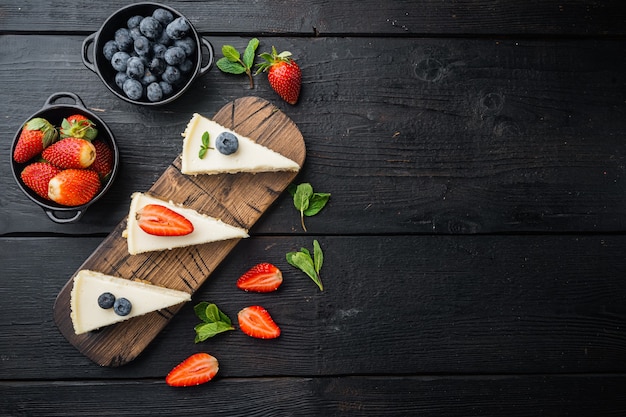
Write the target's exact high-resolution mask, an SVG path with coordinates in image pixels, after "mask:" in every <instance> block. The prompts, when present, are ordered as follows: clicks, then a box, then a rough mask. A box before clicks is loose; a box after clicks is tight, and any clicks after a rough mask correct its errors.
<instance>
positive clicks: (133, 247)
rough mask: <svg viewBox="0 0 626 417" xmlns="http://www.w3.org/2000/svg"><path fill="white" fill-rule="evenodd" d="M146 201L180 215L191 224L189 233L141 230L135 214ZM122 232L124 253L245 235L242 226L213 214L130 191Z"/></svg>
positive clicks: (165, 248) (196, 243)
mask: <svg viewBox="0 0 626 417" xmlns="http://www.w3.org/2000/svg"><path fill="white" fill-rule="evenodd" d="M148 204H156V205H161V206H165V207H167V208H168V209H170V210H172V211H175V212H176V213H178V214H180V215H182V216H183V217H185V218H186V219H187V220H189V221H190V222H191V223H192V224H193V232H191V233H189V234H187V235H183V236H156V235H153V234H149V233H146V232H144V231H143V230H142V229H141V227H140V226H139V224H138V222H137V218H136V215H137V212H138V211H139V210H140V209H141V208H143V207H145V206H146V205H148ZM123 235H124V237H126V240H127V243H128V253H130V254H131V255H136V254H138V253H144V252H152V251H162V250H167V249H173V248H182V247H186V246H192V245H199V244H202V243H209V242H217V241H220V240H229V239H241V238H246V237H248V232H247V230H245V229H242V228H240V227H235V226H231V225H229V224H226V223H224V222H223V221H221V220H219V219H216V218H215V217H210V216H207V215H204V214H200V213H198V212H197V211H195V210H193V209H190V208H186V207H183V206H181V205H179V204H174V203H172V202H167V201H164V200H161V199H158V198H155V197H152V196H149V195H147V194H143V193H134V194H133V195H132V201H131V203H130V211H129V214H128V221H127V225H126V230H125V231H124V234H123Z"/></svg>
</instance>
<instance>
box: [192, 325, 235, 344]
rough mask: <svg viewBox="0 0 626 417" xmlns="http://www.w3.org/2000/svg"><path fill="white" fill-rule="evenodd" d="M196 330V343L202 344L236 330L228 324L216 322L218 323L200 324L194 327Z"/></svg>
mask: <svg viewBox="0 0 626 417" xmlns="http://www.w3.org/2000/svg"><path fill="white" fill-rule="evenodd" d="M194 330H195V331H196V337H195V340H194V341H195V342H196V343H200V342H204V341H205V340H207V339H208V338H211V337H213V336H216V335H218V334H220V333H224V332H227V331H229V330H234V328H233V327H232V326H231V325H229V324H226V323H223V322H216V323H200V324H198V325H196V326H195V327H194Z"/></svg>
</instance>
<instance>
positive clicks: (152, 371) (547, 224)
mask: <svg viewBox="0 0 626 417" xmlns="http://www.w3.org/2000/svg"><path fill="white" fill-rule="evenodd" d="M127 3H128V2H127V1H124V0H112V1H110V2H100V3H93V2H87V1H85V0H72V1H59V0H51V1H49V2H45V4H44V3H42V2H40V1H36V0H24V1H17V0H7V1H4V2H2V4H1V5H0V85H1V86H2V88H0V114H1V115H2V121H3V122H2V123H0V137H1V138H3V139H2V140H0V155H8V150H9V149H10V140H11V138H12V137H13V135H14V134H15V131H16V130H17V129H18V128H19V124H20V123H21V122H22V121H23V120H24V117H25V116H27V115H29V114H32V113H33V112H34V111H36V110H38V109H39V108H40V107H41V105H42V104H43V101H44V100H45V99H46V98H47V97H48V96H49V95H50V94H52V93H55V92H58V91H67V90H69V91H73V92H76V93H77V94H79V96H81V98H82V99H83V101H84V102H85V104H86V105H87V106H88V107H89V108H90V109H91V110H92V111H94V112H96V114H98V115H101V117H102V118H103V119H104V120H105V121H106V122H107V123H108V124H109V127H110V128H111V129H112V131H113V132H114V133H115V135H116V138H117V140H118V144H119V145H120V153H121V160H122V166H121V170H120V173H119V175H118V178H117V181H116V184H114V187H113V188H112V189H111V190H110V192H109V194H107V196H106V197H105V198H104V199H103V200H101V201H99V202H98V204H96V205H94V206H92V207H90V209H89V210H88V211H87V213H86V214H85V217H84V218H83V219H82V220H81V222H80V223H79V224H75V225H56V224H54V223H52V222H51V221H49V220H48V219H47V218H46V216H45V215H44V213H43V212H42V211H41V210H40V209H39V208H38V207H36V206H34V205H33V204H31V203H30V201H29V200H28V199H26V198H25V197H24V196H23V195H21V192H20V191H19V189H17V187H15V184H14V183H13V179H12V178H11V173H10V170H9V165H8V164H7V163H1V164H0V191H2V193H0V266H1V268H0V269H1V271H2V273H1V274H0V309H1V310H2V311H3V317H4V319H3V320H0V415H3V416H4V415H7V416H11V417H13V416H40V415H41V416H44V415H45V416H55V415H63V416H64V415H67V414H68V410H72V412H73V413H74V414H76V415H110V414H115V415H128V416H138V415H150V416H155V415H164V416H165V415H167V416H172V415H185V416H188V415H206V414H212V415H213V414H215V415H227V416H229V417H237V416H251V415H285V416H287V415H305V416H319V415H324V416H327V415H328V416H334V415H355V416H356V415H358V416H396V415H397V416H406V415H420V416H459V417H460V416H463V417H466V416H498V417H501V416H505V415H510V416H581V417H587V416H623V415H625V414H626V412H625V408H626V407H625V406H624V404H625V400H626V395H625V394H624V392H626V379H625V375H626V368H625V366H624V364H625V363H626V360H625V355H624V352H626V337H624V328H625V327H626V323H625V321H626V310H625V309H624V306H626V290H625V288H626V286H625V285H624V272H625V270H626V263H625V259H626V258H625V257H624V253H625V252H626V240H625V235H624V225H626V212H625V210H624V208H625V207H626V200H625V198H626V197H625V196H626V185H625V184H626V183H625V182H624V175H625V174H626V173H625V172H624V171H625V170H626V168H625V167H626V160H625V158H626V156H625V155H626V149H625V148H624V147H625V146H626V145H625V144H626V102H625V101H624V97H626V80H625V78H624V77H625V74H626V54H624V50H625V39H626V38H625V36H624V35H626V7H625V6H624V2H623V1H621V0H598V1H593V2H589V1H585V0H571V1H566V2H564V1H556V0H545V1H542V0H530V1H526V2H519V1H513V0H504V1H499V0H462V1H459V0H418V1H412V0H385V1H382V2H381V1H373V0H364V1H362V2H357V3H355V2H352V1H346V0H338V1H334V2H328V1H323V0H310V1H301V0H295V1H291V2H275V1H271V0H259V1H255V2H249V1H245V0H235V1H223V0H217V1H212V2H205V1H200V0H190V1H181V0H173V1H171V2H168V5H170V6H172V7H174V8H176V9H178V10H179V11H181V12H183V13H185V14H186V15H187V16H188V17H189V18H190V20H191V21H192V23H193V24H194V26H195V27H196V28H197V29H198V30H199V32H200V34H201V35H202V36H203V37H204V38H205V39H207V40H209V41H210V42H211V43H212V44H213V46H214V48H215V50H216V53H217V54H216V55H217V57H218V58H219V57H220V48H221V46H222V45H225V44H230V45H233V46H235V47H236V48H237V49H238V50H240V51H243V48H244V47H245V45H246V44H247V42H248V40H249V39H250V38H251V37H253V36H254V37H258V38H259V40H260V42H261V44H260V47H259V52H261V51H267V50H268V49H270V48H271V46H272V45H275V46H276V47H277V48H278V49H279V50H289V51H291V52H292V53H293V54H294V56H295V57H296V58H297V59H298V62H299V64H300V66H301V67H302V70H303V88H302V93H301V96H300V101H299V103H298V104H297V105H296V106H290V105H288V104H286V103H283V102H281V101H280V99H278V98H277V96H276V94H275V93H274V92H273V91H272V90H271V88H270V87H269V85H268V83H267V79H266V76H257V77H256V78H255V87H254V88H253V89H250V88H249V87H248V83H247V80H246V78H245V77H244V76H234V75H227V74H224V73H222V72H220V71H218V70H217V69H215V68H214V69H213V70H211V71H210V72H209V73H207V74H205V75H204V76H203V77H201V78H200V79H198V80H197V81H196V82H195V83H194V85H193V87H192V88H191V89H190V91H188V92H187V93H186V94H185V96H184V97H183V98H182V99H181V100H179V101H177V102H176V103H174V104H172V105H168V106H164V107H160V108H155V109H145V108H139V107H136V106H133V105H130V104H127V103H124V102H121V101H120V100H118V99H116V98H114V97H113V96H112V95H111V94H110V93H109V92H108V90H107V89H106V88H105V87H104V86H103V85H102V83H101V82H100V81H99V79H98V77H97V76H96V75H95V74H93V73H92V72H90V71H89V70H87V69H86V68H85V67H84V65H83V63H82V62H81V56H80V50H81V43H82V41H83V40H84V39H85V37H86V36H88V35H89V34H91V33H93V32H94V31H95V30H97V29H98V27H99V26H100V24H101V23H102V22H103V21H104V20H105V19H106V17H107V16H108V15H109V14H110V13H111V12H112V11H113V10H115V9H117V8H119V7H122V6H125V5H126V4H127ZM257 62H258V61H257ZM248 96H257V97H260V98H262V99H266V100H268V101H270V102H271V103H273V104H274V105H276V106H277V107H278V108H279V109H280V110H281V111H283V112H284V113H285V114H286V115H287V116H288V117H289V118H290V119H291V120H293V121H294V122H295V123H296V125H297V126H298V128H299V130H300V131H301V132H302V134H303V136H304V137H305V138H306V142H307V161H306V163H305V165H304V166H303V168H302V170H301V172H300V174H299V180H302V181H307V182H311V183H312V184H313V186H314V187H315V188H316V189H317V190H319V191H327V192H330V193H332V197H331V200H330V202H329V204H328V206H327V207H326V208H325V209H324V210H323V212H322V213H320V215H318V216H314V217H312V218H309V219H307V226H308V228H309V232H308V233H305V232H304V231H303V230H302V229H301V227H300V225H299V218H298V213H297V212H296V210H295V209H294V207H293V203H292V201H291V198H290V196H289V195H288V194H287V193H283V194H281V195H280V196H279V197H278V198H277V199H276V201H275V202H274V204H273V205H272V206H271V207H269V208H268V210H267V211H266V212H265V214H264V215H263V216H262V217H261V218H260V219H259V220H258V221H257V222H256V223H255V225H254V227H253V228H252V229H251V237H250V238H249V239H244V240H242V241H240V242H239V243H238V244H237V246H236V248H235V250H233V251H231V252H230V253H229V255H228V256H227V257H226V258H225V259H224V260H223V262H221V263H220V265H219V266H218V267H217V268H215V270H214V271H212V273H211V277H210V279H208V280H207V281H206V282H205V284H204V285H203V286H202V287H200V288H199V290H198V291H196V293H194V295H193V300H192V302H190V303H187V305H185V306H183V307H182V308H181V309H180V311H179V312H178V313H177V314H176V315H175V316H174V317H173V318H172V320H171V322H170V324H169V325H167V326H166V327H165V328H164V329H163V331H161V332H160V333H159V334H158V335H157V336H156V337H155V339H154V340H153V342H152V343H151V344H150V345H149V346H148V347H147V348H146V349H145V350H144V352H143V353H142V354H141V355H139V357H137V358H136V359H135V360H133V361H132V362H130V363H128V364H127V365H125V366H121V367H115V368H112V367H101V366H97V365H95V364H94V363H93V362H92V361H91V360H90V359H88V358H87V357H86V356H84V355H83V354H81V353H80V352H79V351H78V350H77V349H76V348H74V347H73V346H72V345H71V344H69V343H68V342H67V340H66V339H65V338H64V337H63V336H62V335H61V333H59V331H58V330H57V328H56V326H55V323H54V319H53V317H52V315H51V313H50V312H51V309H52V306H53V304H54V301H55V297H56V296H57V294H58V293H59V291H60V290H61V289H62V288H63V286H64V285H65V284H66V283H67V280H68V278H69V277H70V276H71V275H72V274H73V273H74V272H75V271H76V270H77V269H78V268H79V267H80V266H81V264H82V263H83V262H84V261H85V259H87V258H88V257H89V256H90V255H91V254H92V253H93V251H94V250H95V249H96V248H98V247H99V246H100V245H101V244H102V242H103V241H104V240H105V239H106V238H107V236H108V235H109V233H110V232H111V231H113V230H115V228H116V227H117V226H118V224H119V223H120V222H121V221H123V218H124V217H125V216H126V215H127V210H128V208H127V207H128V202H129V200H130V194H131V193H132V192H134V191H137V190H147V189H149V188H150V187H152V185H153V184H154V183H155V182H156V181H157V180H158V179H159V178H160V177H161V175H162V174H163V172H164V171H165V170H166V169H168V168H169V167H170V166H172V161H174V160H175V159H176V158H177V156H178V155H179V154H180V152H181V145H182V143H181V140H180V133H181V132H182V131H183V129H184V127H185V124H186V123H187V121H188V120H189V119H190V117H191V115H192V114H193V113H194V112H199V113H203V114H207V115H212V114H214V113H215V112H217V111H218V110H219V109H220V108H221V107H222V106H224V104H225V103H228V102H232V101H234V100H236V99H239V98H242V97H248ZM173 166H174V167H175V164H174V165H173ZM313 239H318V240H319V241H320V242H321V244H322V246H323V248H324V249H325V253H326V261H325V264H324V267H323V270H322V279H324V283H325V285H326V287H325V291H324V292H320V291H319V290H318V289H317V288H316V286H315V285H314V284H313V283H312V282H311V281H310V280H309V279H308V278H307V277H306V276H304V275H303V274H301V273H300V272H299V271H297V270H296V269H294V268H292V267H291V266H289V265H288V264H287V263H286V260H285V258H284V254H285V252H286V251H291V250H294V249H297V248H299V247H301V246H310V245H311V243H312V240H313ZM261 261H273V262H275V263H276V264H277V265H278V266H279V267H280V268H281V269H283V271H284V274H285V283H284V285H283V287H282V288H281V289H280V290H279V292H277V293H274V294H270V295H254V294H249V293H244V292H242V291H239V290H237V289H236V287H235V286H234V281H235V280H236V279H237V277H238V276H239V275H240V274H241V273H242V272H243V271H244V270H245V269H246V268H247V267H249V266H250V265H252V264H254V263H257V262H261ZM199 301H213V302H216V303H217V304H218V305H220V307H222V308H223V309H224V311H226V312H227V313H229V314H230V315H231V317H232V316H234V315H235V314H236V312H237V311H238V309H240V308H241V307H243V306H245V305H250V304H262V305H265V306H266V308H268V309H269V310H270V311H271V312H272V313H273V315H274V316H275V319H276V320H277V322H278V323H279V324H280V325H281V327H282V330H283V335H282V336H281V338H279V339H277V340H274V341H257V340H254V339H251V338H249V337H247V336H245V335H244V334H242V333H241V332H240V331H234V332H229V333H227V334H223V335H220V336H218V337H215V338H213V339H211V340H209V341H207V342H204V343H201V344H195V343H194V342H193V337H194V332H193V326H194V325H195V324H197V321H198V320H197V318H196V317H195V315H194V313H193V310H192V308H193V305H194V304H195V303H197V302H199ZM265 342H267V343H265ZM198 351H207V352H209V353H212V354H214V355H215V356H216V357H218V358H219V360H220V372H219V374H218V376H217V378H216V379H215V380H214V381H212V382H211V383H210V384H207V385H204V386H201V387H197V388H192V389H180V390H179V389H173V388H171V387H168V386H166V384H165V383H164V376H165V375H166V374H167V372H168V371H169V370H170V369H171V368H172V367H173V366H174V365H175V364H176V363H178V362H179V361H180V360H182V359H183V358H185V357H187V356H188V355H190V354H192V353H194V352H198Z"/></svg>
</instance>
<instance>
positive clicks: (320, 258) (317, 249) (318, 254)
mask: <svg viewBox="0 0 626 417" xmlns="http://www.w3.org/2000/svg"><path fill="white" fill-rule="evenodd" d="M313 261H314V266H315V272H317V275H318V276H319V274H320V270H321V269H322V264H323V263H324V252H322V247H321V246H320V243H319V242H318V241H317V240H313Z"/></svg>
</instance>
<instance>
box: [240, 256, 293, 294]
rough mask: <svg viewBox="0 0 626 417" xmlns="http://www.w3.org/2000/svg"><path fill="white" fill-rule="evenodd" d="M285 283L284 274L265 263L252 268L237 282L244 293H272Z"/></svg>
mask: <svg viewBox="0 0 626 417" xmlns="http://www.w3.org/2000/svg"><path fill="white" fill-rule="evenodd" d="M282 283H283V274H282V272H281V271H280V269H278V268H277V267H275V266H274V265H272V264H270V263H267V262H264V263H260V264H258V265H255V266H253V267H252V268H250V269H249V270H248V271H247V272H246V273H245V274H243V275H242V276H241V277H239V279H238V280H237V288H239V289H240V290H244V291H253V292H272V291H276V290H277V289H278V287H280V284H282Z"/></svg>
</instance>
